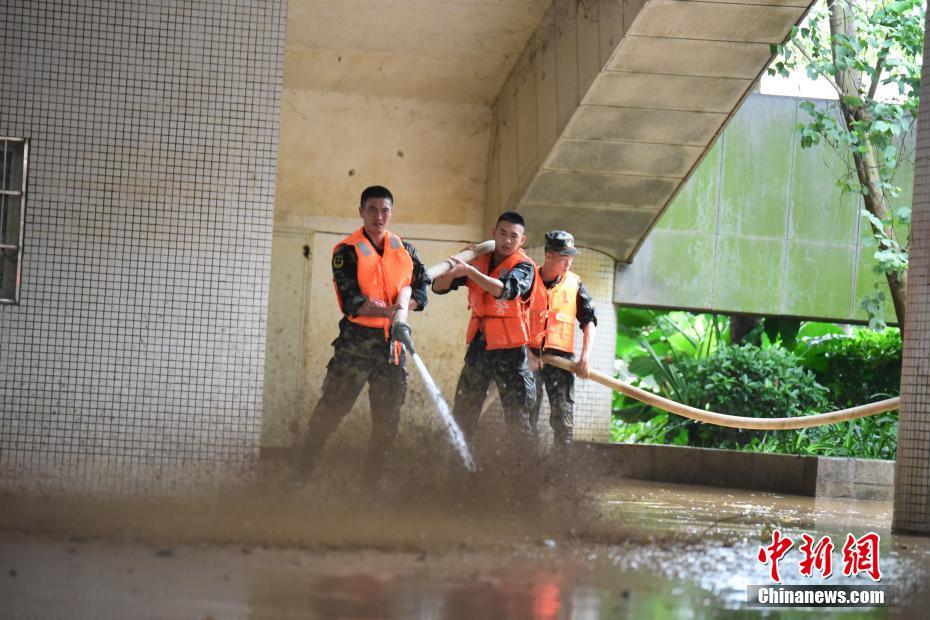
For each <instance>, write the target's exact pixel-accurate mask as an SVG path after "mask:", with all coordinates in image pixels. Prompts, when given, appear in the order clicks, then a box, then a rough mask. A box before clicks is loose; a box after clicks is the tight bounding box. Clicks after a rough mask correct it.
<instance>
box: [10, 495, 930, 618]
mask: <svg viewBox="0 0 930 620" xmlns="http://www.w3.org/2000/svg"><path fill="white" fill-rule="evenodd" d="M591 493H592V497H591V500H592V501H591V503H590V505H579V506H578V510H577V511H574V512H573V511H571V510H564V506H563V507H561V508H560V509H559V510H555V511H547V510H546V509H545V508H544V507H540V506H532V507H531V509H530V510H497V509H494V508H493V507H491V506H490V505H485V506H482V507H479V508H476V509H473V510H469V509H467V508H466V509H462V510H459V511H455V510H446V511H442V510H439V508H437V507H434V510H433V512H432V513H431V514H430V515H428V516H426V515H424V514H422V512H423V511H422V510H418V508H417V505H416V504H415V503H414V504H411V505H410V511H409V512H406V513H405V512H404V511H403V510H402V508H401V507H399V506H397V505H389V506H386V505H383V504H367V505H362V504H359V505H357V506H354V507H352V508H351V509H349V508H346V509H345V510H344V511H342V512H339V511H338V510H335V508H334V507H333V506H329V507H326V508H320V507H315V508H314V507H313V506H311V505H307V504H301V503H299V502H296V501H293V500H285V499H282V498H280V497H279V498H278V502H277V503H273V502H272V503H270V504H267V502H261V503H260V504H261V505H263V506H264V507H263V509H261V510H260V509H258V508H254V507H253V508H252V509H251V511H246V512H242V513H240V514H239V515H238V516H237V517H235V518H230V514H229V513H230V510H231V506H232V505H231V504H227V505H224V504H216V503H213V504H210V505H209V506H207V507H201V508H200V509H199V510H197V511H195V510H192V509H191V508H190V507H187V508H185V507H184V506H180V507H179V506H174V507H172V508H171V510H170V511H169V510H165V512H164V513H161V512H159V509H158V508H157V507H156V506H155V505H154V504H146V505H145V507H144V509H143V508H141V507H139V506H134V505H133V504H132V502H130V501H129V500H122V501H123V503H122V504H120V502H119V501H116V500H109V501H108V502H107V503H106V506H107V510H106V511H101V510H97V511H94V510H91V508H90V507H89V505H84V506H83V507H82V505H81V503H80V502H79V501H77V500H72V503H71V504H70V505H68V506H67V507H66V509H64V510H63V511H62V512H63V514H64V516H63V517H62V518H60V519H58V520H56V519H53V518H51V517H49V516H48V513H46V515H45V516H44V517H43V516H42V514H40V513H41V512H42V510H43V506H42V502H45V503H46V504H47V505H46V506H45V507H46V508H48V507H49V506H51V505H53V504H55V503H60V502H61V501H62V500H61V499H60V498H57V499H50V498H45V499H42V498H31V499H28V501H27V498H22V497H16V496H5V497H4V498H3V500H2V501H3V504H4V510H3V511H2V514H0V600H2V601H3V602H4V603H3V605H4V614H3V615H4V617H27V616H28V617H31V618H53V617H62V616H66V617H88V618H91V617H99V616H101V615H103V616H111V617H135V618H142V617H152V618H164V617H190V618H209V617H213V618H217V619H219V618H289V617H295V618H296V617H321V618H375V617H391V618H394V617H397V618H411V617H413V618H453V619H457V618H476V617H480V618H497V617H501V618H503V617H508V618H509V617H516V618H553V619H555V618H612V617H632V618H642V617H647V618H648V617H669V618H677V617H687V618H719V617H722V616H726V617H740V616H744V615H759V614H760V613H763V615H767V616H769V617H799V616H800V615H803V614H804V612H803V611H802V610H790V609H789V610H774V609H773V610H763V611H760V610H750V609H747V608H746V604H745V598H746V586H747V585H749V584H768V583H770V582H769V577H768V568H767V567H766V566H764V565H762V564H760V563H759V562H758V561H757V560H756V554H757V552H758V549H759V546H760V545H762V544H768V543H769V542H771V538H770V536H771V530H772V529H773V528H779V529H780V530H781V531H782V532H783V533H784V534H786V535H789V536H791V537H793V538H798V539H799V537H800V534H801V533H808V534H811V535H812V536H815V538H819V537H820V536H823V535H831V536H833V537H834V541H835V542H836V541H839V542H837V551H836V552H835V555H836V557H835V558H834V563H835V564H836V567H835V572H836V574H834V576H833V577H831V578H830V579H828V580H823V579H818V578H805V577H801V576H800V575H799V573H798V567H797V559H798V557H799V555H798V554H797V553H796V549H795V550H793V551H792V553H793V555H790V554H789V556H788V557H786V559H785V560H783V561H782V563H781V571H782V576H783V580H784V582H785V583H804V584H830V585H838V584H844V583H846V584H853V585H863V584H864V583H871V581H870V580H868V579H867V578H865V577H863V576H859V577H843V576H842V574H841V571H840V568H839V564H840V557H839V548H840V547H841V546H842V538H843V537H845V535H846V534H847V533H849V532H851V533H853V534H854V535H856V536H860V535H862V534H864V533H865V532H867V531H875V532H877V533H879V534H880V535H881V537H882V539H881V555H880V562H881V569H882V573H883V579H882V584H888V585H892V586H894V587H895V589H896V596H897V599H896V600H897V605H896V606H895V607H893V608H873V609H852V610H824V609H821V610H818V611H816V612H814V613H816V615H817V616H824V615H828V614H829V613H835V614H837V615H840V616H841V617H844V618H884V617H913V615H914V614H916V611H915V610H919V609H922V608H923V607H925V606H926V604H927V603H928V602H930V594H928V588H927V586H926V585H925V582H926V581H927V580H926V575H927V574H928V569H930V539H924V538H914V537H905V536H893V535H891V534H890V523H891V505H890V503H886V502H866V501H855V500H850V501H843V500H835V499H831V500H815V499H813V498H801V497H793V496H779V495H774V494H768V493H756V492H746V491H732V490H726V489H709V488H703V487H692V486H681V485H669V484H660V483H647V482H638V481H627V480H621V481H616V482H615V483H614V482H612V483H611V484H609V485H603V484H602V485H600V486H599V488H597V489H595V490H593V491H592V492H591ZM551 501H552V502H553V503H558V501H557V499H552V500H551ZM30 502H31V503H30ZM265 504H267V505H265ZM59 508H61V506H59ZM240 510H244V509H242V507H241V506H240ZM82 511H83V512H82ZM172 511H173V514H175V516H174V517H169V516H168V515H169V512H172ZM178 511H180V512H178ZM50 512H52V513H54V512H55V511H54V510H52V511H50ZM366 512H367V513H368V514H367V515H366V514H365V513H366ZM29 515H32V516H33V518H32V521H31V523H27V522H25V519H27V517H28V516H29ZM272 515H276V516H275V517H274V519H272ZM326 515H329V516H328V517H327V516H326ZM65 517H66V518H65ZM146 519H149V520H151V521H153V522H154V521H165V520H167V521H170V523H163V526H164V527H163V528H162V529H157V528H153V526H152V524H151V523H145V522H146ZM558 519H562V520H564V521H565V522H564V523H562V524H561V527H560V526H559V524H558V523H557V520H558ZM17 520H18V521H17ZM263 520H264V521H265V522H264V523H263V522H262V521H263ZM93 523H96V528H94V527H91V525H92V524H93ZM132 523H135V524H136V525H135V526H134V527H133V526H131V524H132ZM211 523H213V524H214V526H213V527H211ZM246 523H247V524H248V525H245V524H246ZM301 523H302V524H303V529H301V528H300V527H299V524H301ZM337 524H341V526H342V527H341V529H340V527H338V526H337ZM521 524H522V525H521ZM289 528H290V529H289ZM357 528H361V529H362V530H364V532H365V534H364V535H363V536H362V535H356V537H355V538H353V537H352V535H351V532H352V531H354V530H355V529H357ZM108 532H109V533H108ZM179 532H184V533H185V535H183V536H181V535H178V533H179ZM282 532H284V533H283V534H282ZM308 532H314V533H315V534H314V535H315V536H316V538H312V537H309V534H308ZM456 541H458V542H456ZM13 573H15V575H14V574H13ZM917 615H920V614H917Z"/></svg>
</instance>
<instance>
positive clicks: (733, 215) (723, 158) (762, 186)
mask: <svg viewBox="0 0 930 620" xmlns="http://www.w3.org/2000/svg"><path fill="white" fill-rule="evenodd" d="M800 102H801V100H800V99H795V98H791V97H776V96H767V95H759V94H754V95H751V96H750V97H749V98H748V99H747V101H746V102H745V104H744V105H743V107H742V108H741V109H740V110H739V112H738V113H737V115H736V116H735V117H734V118H733V120H732V121H731V122H730V124H729V125H728V126H727V128H726V130H725V131H724V133H723V135H722V136H721V138H720V140H719V141H718V142H717V144H715V145H714V147H713V148H712V149H711V151H710V152H709V153H708V154H707V156H706V157H705V158H704V160H703V161H702V162H701V165H700V166H699V167H698V169H697V170H695V172H694V174H693V175H692V176H691V178H690V179H689V180H688V182H687V184H686V185H685V187H683V188H682V190H681V192H680V193H679V194H678V196H677V197H676V198H675V200H674V202H673V203H672V204H671V205H670V206H669V208H668V209H667V210H666V212H665V213H664V214H663V215H662V217H661V219H660V220H659V222H658V223H657V225H656V228H655V229H654V230H653V231H652V232H651V233H650V235H649V237H648V238H647V240H646V241H645V243H644V244H643V247H642V248H641V249H640V251H639V253H638V254H637V255H636V257H635V258H634V260H633V263H632V264H630V265H621V266H619V267H618V270H617V283H616V287H615V289H614V290H615V300H616V301H617V302H618V303H622V304H630V305H643V306H663V307H671V308H689V309H694V310H711V311H717V312H744V313H753V314H769V315H783V316H796V317H809V318H820V319H828V320H836V321H862V320H866V319H867V317H866V315H865V312H864V311H863V310H861V309H860V307H859V300H860V299H861V298H862V297H863V296H864V295H865V294H867V293H869V292H870V291H871V290H872V285H873V283H874V282H879V283H880V284H881V285H882V287H883V288H885V290H886V295H887V288H886V287H885V285H884V279H883V277H882V276H877V275H875V274H873V272H872V263H873V260H872V257H871V256H872V253H873V252H874V248H873V247H869V246H865V245H863V239H865V238H867V237H868V236H869V235H870V232H869V230H868V226H867V225H866V224H865V223H864V222H863V223H861V225H860V220H861V218H860V216H859V209H860V206H861V204H862V198H861V197H860V196H858V195H855V194H853V195H850V194H848V193H844V192H843V191H842V190H840V189H839V188H838V187H837V185H836V179H837V178H839V177H841V176H842V175H843V174H844V173H845V169H846V162H845V161H844V159H843V158H842V157H840V156H838V155H837V154H836V153H835V152H833V150H832V149H831V148H830V147H829V146H820V147H815V148H812V149H802V148H801V146H800V137H799V136H798V133H797V131H796V129H795V127H796V125H797V123H798V121H799V120H803V119H804V118H805V117H806V113H805V112H804V111H803V110H802V109H800V107H799V103H800ZM818 105H833V104H832V103H831V102H818ZM910 141H911V144H909V145H908V149H907V152H908V154H909V159H906V160H905V161H903V162H902V164H901V165H900V167H899V170H898V175H897V178H896V179H895V180H896V182H897V183H898V184H899V185H901V186H902V189H903V192H902V196H901V197H900V198H899V199H897V200H896V201H895V202H896V203H897V204H898V205H906V204H908V203H909V201H910V193H911V185H912V182H913V181H912V179H913V145H912V142H913V137H911V138H910ZM886 320H888V321H889V322H891V321H893V320H894V310H893V309H892V308H891V305H890V301H889V304H888V313H887V316H886Z"/></svg>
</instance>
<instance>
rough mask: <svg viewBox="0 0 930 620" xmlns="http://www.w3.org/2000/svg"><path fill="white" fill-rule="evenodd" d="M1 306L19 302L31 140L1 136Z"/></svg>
mask: <svg viewBox="0 0 930 620" xmlns="http://www.w3.org/2000/svg"><path fill="white" fill-rule="evenodd" d="M0 166H2V167H0V304H15V303H19V285H20V281H21V277H22V270H23V223H24V222H25V219H26V218H25V215H26V172H27V169H28V166H29V140H27V139H25V138H2V137H0Z"/></svg>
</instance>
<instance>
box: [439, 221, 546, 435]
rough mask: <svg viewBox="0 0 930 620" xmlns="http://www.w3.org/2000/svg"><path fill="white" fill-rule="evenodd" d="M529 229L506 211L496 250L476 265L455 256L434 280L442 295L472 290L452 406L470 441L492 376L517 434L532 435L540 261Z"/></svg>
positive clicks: (495, 232)
mask: <svg viewBox="0 0 930 620" xmlns="http://www.w3.org/2000/svg"><path fill="white" fill-rule="evenodd" d="M524 228H525V226H524V222H523V218H522V217H521V216H520V215H519V214H517V213H514V212H512V211H511V212H507V213H504V214H502V215H501V216H500V219H499V220H498V221H497V224H496V225H495V227H494V230H493V231H492V235H493V237H494V241H495V250H494V252H493V253H492V254H487V255H485V256H480V257H478V258H477V259H475V260H474V261H473V262H472V264H466V263H463V262H461V261H459V260H457V259H455V258H451V259H450V260H451V261H452V262H453V268H452V269H451V270H450V271H449V272H448V273H446V274H444V275H443V276H440V277H438V278H436V280H435V281H434V282H433V286H432V288H433V292H434V293H436V294H439V295H443V294H445V293H448V292H449V291H453V290H456V289H458V288H459V287H461V286H467V287H468V291H469V293H468V305H469V308H471V310H472V317H471V320H470V322H469V326H468V333H467V335H466V340H467V342H468V351H467V353H466V354H465V366H464V367H463V368H462V374H461V375H460V376H459V381H458V386H457V388H456V390H455V404H454V406H453V411H452V415H453V416H454V417H455V419H456V421H457V422H458V424H459V425H460V426H461V428H462V432H463V434H464V435H465V438H466V439H467V440H468V442H469V443H471V442H472V441H473V438H474V435H475V432H476V430H477V427H478V418H479V416H480V415H481V407H482V405H483V404H484V400H485V398H486V397H487V394H488V389H489V388H490V386H491V381H494V382H495V383H496V384H497V389H498V392H499V393H500V397H501V404H502V405H503V409H504V419H505V422H506V424H507V428H508V431H509V432H510V436H511V438H512V439H515V438H516V439H521V440H522V438H524V437H526V438H528V437H530V436H531V430H530V426H529V412H530V409H531V408H532V406H533V403H534V401H535V400H536V384H535V381H534V379H533V374H532V372H530V370H529V367H528V366H527V357H526V344H527V343H528V341H529V324H528V315H527V306H526V304H527V303H528V302H529V295H530V293H531V291H532V288H533V278H534V274H535V273H536V265H535V264H534V263H533V261H532V259H530V258H529V257H528V256H527V255H526V254H524V253H523V250H522V249H521V248H522V247H523V244H524V243H525V242H526V237H525V236H524Z"/></svg>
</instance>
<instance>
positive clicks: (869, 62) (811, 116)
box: [768, 0, 925, 329]
mask: <svg viewBox="0 0 930 620" xmlns="http://www.w3.org/2000/svg"><path fill="white" fill-rule="evenodd" d="M924 15H925V8H924V2H923V0H902V1H896V2H892V1H888V0H867V1H857V2H851V1H849V0H830V1H829V2H827V1H825V0H821V1H820V2H818V3H817V4H815V5H814V7H813V8H812V9H811V11H810V13H809V14H808V16H807V17H806V18H805V20H804V22H803V23H802V24H801V25H800V26H796V27H794V28H793V29H792V32H791V37H790V39H789V42H788V43H787V44H785V45H772V46H771V48H772V53H773V54H774V55H776V59H775V61H774V62H773V63H772V65H771V66H770V67H769V69H768V72H769V74H771V75H782V76H786V77H787V76H788V75H790V73H791V71H793V70H796V69H804V70H805V71H806V73H807V75H808V77H810V78H811V79H813V80H816V79H823V80H826V81H827V82H829V83H830V84H831V85H832V86H833V88H834V89H835V90H836V91H837V93H838V95H839V103H840V111H839V113H837V110H836V109H835V108H832V107H825V106H820V105H817V104H815V103H814V102H811V101H807V102H804V103H802V104H801V108H802V109H803V110H804V111H805V112H806V113H807V117H808V118H807V119H806V120H805V121H804V122H801V123H800V124H799V125H798V131H799V132H800V135H801V146H802V147H803V148H810V147H813V146H815V145H817V144H820V143H821V142H825V143H826V144H828V145H830V146H831V147H832V148H833V150H834V151H835V152H836V153H837V154H839V155H841V158H842V159H843V160H845V161H847V162H848V168H847V171H846V173H845V174H843V175H842V176H840V178H838V179H837V182H838V184H839V186H840V187H841V188H842V189H843V190H844V191H846V192H851V193H861V194H863V195H866V196H871V198H872V200H873V204H879V205H881V206H880V207H877V208H876V211H875V213H878V214H879V215H882V214H883V213H887V215H882V216H881V217H879V215H875V214H874V213H872V212H870V211H869V210H866V209H862V216H863V217H865V218H866V219H867V220H868V222H869V224H870V226H871V228H872V232H873V237H874V239H873V243H874V245H875V246H876V251H875V252H874V254H873V256H874V258H875V264H874V269H875V271H876V272H877V273H881V274H888V275H889V277H894V278H896V279H898V280H903V278H904V274H905V272H906V270H907V265H908V258H909V256H908V241H907V235H906V233H905V235H904V237H903V238H904V239H905V240H904V241H903V242H901V241H899V239H898V233H897V232H896V229H897V230H901V231H906V230H907V228H908V226H909V224H910V208H909V207H901V208H898V209H893V208H891V207H890V205H889V204H888V200H889V199H895V198H898V197H899V196H900V195H901V188H900V187H899V186H898V185H897V184H896V183H895V173H896V171H897V169H898V163H899V162H900V161H901V160H902V159H904V158H905V157H904V156H903V155H904V154H903V153H902V151H903V145H904V144H905V142H906V141H905V136H906V135H907V134H908V133H909V132H910V131H912V129H913V127H914V119H915V118H916V117H917V109H918V106H919V101H920V100H919V97H920V69H921V64H922V53H923V42H924ZM831 17H832V18H833V19H834V22H835V23H836V24H837V31H836V32H831V27H830V22H831ZM889 86H891V87H892V88H893V93H892V94H891V95H889V94H888V92H887V90H888V88H887V87H889ZM883 87H884V91H882V88H883ZM867 158H870V159H867ZM870 161H871V162H874V163H866V162H870ZM875 167H877V169H878V170H877V172H878V174H877V175H874V174H873V172H872V171H873V170H874V168H875ZM864 178H868V181H865V180H864ZM862 307H863V308H864V309H865V310H866V311H867V312H868V313H869V316H870V317H871V318H872V319H873V321H872V323H871V326H872V327H873V329H883V328H884V322H883V320H882V319H881V317H882V316H883V313H884V295H883V294H882V293H881V292H880V291H876V292H874V293H872V294H870V295H869V296H868V297H867V298H866V299H864V300H863V302H862Z"/></svg>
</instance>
